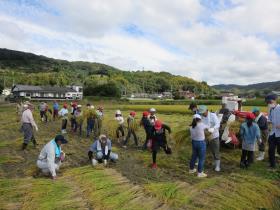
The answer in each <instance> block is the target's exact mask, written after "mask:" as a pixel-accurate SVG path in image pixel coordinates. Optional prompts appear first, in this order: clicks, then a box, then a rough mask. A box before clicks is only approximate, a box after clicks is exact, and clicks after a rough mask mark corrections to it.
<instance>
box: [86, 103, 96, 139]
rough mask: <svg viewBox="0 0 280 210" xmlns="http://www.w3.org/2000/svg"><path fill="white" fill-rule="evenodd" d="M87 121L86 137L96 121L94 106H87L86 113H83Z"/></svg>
mask: <svg viewBox="0 0 280 210" xmlns="http://www.w3.org/2000/svg"><path fill="white" fill-rule="evenodd" d="M84 114H85V118H86V121H87V137H89V136H90V134H91V133H92V132H93V129H94V122H95V119H96V112H95V111H94V106H93V105H90V104H87V108H86V111H85V112H84Z"/></svg>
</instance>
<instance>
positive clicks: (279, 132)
mask: <svg viewBox="0 0 280 210" xmlns="http://www.w3.org/2000/svg"><path fill="white" fill-rule="evenodd" d="M265 102H266V103H267V105H268V116H267V117H266V116H265V115H264V114H263V113H261V112H260V108H259V107H254V108H253V109H252V112H248V113H247V115H246V120H245V121H244V122H243V123H242V124H241V126H240V132H239V137H240V140H241V141H242V154H241V159H240V167H241V168H248V167H249V166H250V165H251V164H252V163H253V162H254V152H255V150H256V147H257V145H258V150H259V155H258V157H257V158H256V159H257V160H259V161H261V160H264V157H265V147H266V143H267V141H268V146H269V148H268V157H269V166H270V168H271V169H272V170H274V169H275V168H276V159H275V155H276V149H277V150H278V154H279V152H280V105H279V104H278V103H277V95H275V94H270V95H268V96H267V97H266V98H265ZM190 109H192V111H193V112H194V115H193V121H192V124H191V128H190V132H191V139H192V156H191V160H190V169H189V173H191V174H192V173H196V172H198V174H197V176H198V177H207V174H206V173H204V162H205V157H206V145H207V142H206V134H208V135H209V136H210V137H208V138H207V140H208V142H209V147H210V150H211V152H212V154H213V159H214V165H215V167H214V170H215V171H217V172H219V171H220V170H221V168H220V140H219V136H220V134H219V129H220V122H221V121H220V120H218V117H217V115H216V114H215V113H212V112H209V111H208V109H207V107H206V106H198V107H197V106H190ZM223 111H224V110H223ZM221 120H222V119H221ZM269 123H270V124H271V125H272V129H271V131H270V132H269ZM197 160H198V167H197V169H196V167H195V165H196V161H197Z"/></svg>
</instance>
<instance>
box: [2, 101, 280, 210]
mask: <svg viewBox="0 0 280 210" xmlns="http://www.w3.org/2000/svg"><path fill="white" fill-rule="evenodd" d="M100 104H101V105H103V106H104V108H105V109H104V110H105V119H104V122H103V125H104V126H103V132H104V133H106V134H108V135H109V136H110V137H111V139H112V141H113V150H114V152H116V153H118V154H119V157H120V159H119V161H118V162H117V163H116V164H113V163H111V164H110V165H109V167H107V168H104V167H103V166H102V165H101V166H98V167H96V168H93V167H92V166H91V165H90V163H89V161H88V160H87V151H88V148H89V146H90V145H91V143H92V142H93V139H92V138H86V134H85V124H84V125H83V133H82V136H78V135H77V134H75V133H71V132H68V134H66V137H67V138H68V140H69V143H68V144H67V145H65V147H64V151H65V152H66V161H65V163H64V164H63V166H62V168H61V171H60V172H59V174H58V179H57V180H56V181H52V180H50V179H49V178H47V177H42V176H36V174H37V169H36V165H35V163H36V159H37V156H38V154H39V152H40V149H41V148H42V147H43V145H44V144H45V143H46V142H48V141H50V140H51V139H52V138H53V137H54V136H55V135H56V134H57V133H59V132H60V123H61V122H60V121H59V120H58V121H51V122H48V123H43V122H40V120H39V115H38V110H37V112H36V113H35V116H36V121H37V123H38V127H39V131H38V132H37V133H35V135H36V139H37V141H38V143H39V146H38V147H37V148H33V146H32V145H31V144H30V145H29V146H28V151H27V153H23V152H22V151H21V150H20V147H21V143H22V134H21V133H20V132H19V127H20V124H19V123H18V122H17V116H16V114H15V106H14V105H11V104H2V105H0V122H1V123H0V209H67V210H68V209H100V210H103V209H112V210H116V209H120V210H121V209H132V210H133V209H145V210H146V209H164V210H165V209H166V210H169V209H171V210H172V209H226V210H227V209H280V182H279V180H280V171H279V169H278V171H276V172H271V171H268V170H267V157H266V162H255V164H254V165H253V166H252V167H251V168H250V169H248V170H241V169H239V160H240V150H239V149H238V148H237V149H228V148H222V150H221V153H222V171H221V172H220V173H215V172H214V171H213V169H212V167H213V165H212V157H211V154H210V152H209V151H208V152H207V158H206V165H205V167H206V168H205V170H206V172H207V173H208V175H209V176H208V178H206V179H199V178H197V177H196V176H194V175H189V174H188V162H189V159H190V156H191V144H190V139H189V137H188V135H186V134H185V133H183V132H184V131H182V130H184V129H186V130H187V128H188V125H189V124H190V122H191V114H190V113H189V112H188V110H187V107H186V106H183V105H174V106H173V105H157V106H153V107H155V108H156V109H157V111H158V114H157V116H158V118H159V119H161V120H163V121H164V122H165V123H167V124H168V125H170V126H171V129H172V133H171V135H170V136H168V142H169V144H170V145H171V147H172V149H173V154H172V155H171V156H167V155H165V154H164V152H160V153H159V156H158V167H159V168H158V169H157V170H152V169H151V168H150V164H151V154H150V152H148V151H142V150H141V149H139V148H136V147H135V146H134V145H133V141H132V139H131V141H130V142H129V147H128V149H123V148H121V147H120V145H119V143H118V142H117V141H116V137H115V127H116V124H115V122H114V121H113V118H114V112H115V110H116V109H121V110H122V111H123V115H124V117H127V116H128V114H129V112H130V111H131V110H135V111H136V112H137V115H136V119H137V121H139V120H140V117H141V112H142V111H144V110H147V109H148V108H150V106H146V105H120V106H118V105H116V104H110V103H101V102H100ZM94 105H95V106H98V105H99V103H98V102H96V103H94ZM211 108H212V109H215V110H217V109H218V106H209V109H211ZM245 108H246V109H248V110H249V109H250V107H245ZM263 110H265V108H263ZM68 129H69V127H68ZM178 131H180V132H181V134H183V135H181V136H185V137H181V139H180V133H179V134H178ZM137 135H138V136H139V140H140V143H141V144H143V142H144V138H145V134H144V131H143V128H141V127H139V128H138V130H137ZM178 141H180V144H179V145H180V146H179V147H176V142H178Z"/></svg>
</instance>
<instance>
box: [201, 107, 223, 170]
mask: <svg viewBox="0 0 280 210" xmlns="http://www.w3.org/2000/svg"><path fill="white" fill-rule="evenodd" d="M198 111H199V113H200V114H201V116H202V117H201V120H202V122H203V123H204V124H205V125H206V126H208V127H209V129H208V131H209V132H210V133H211V136H210V140H209V147H210V150H211V152H212V154H213V158H214V161H215V163H214V165H215V171H217V172H219V171H220V170H221V167H220V164H221V157H220V140H219V129H220V121H219V119H218V117H217V115H216V114H215V113H212V112H209V111H208V109H207V106H204V105H201V106H199V107H198Z"/></svg>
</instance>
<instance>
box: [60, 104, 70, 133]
mask: <svg viewBox="0 0 280 210" xmlns="http://www.w3.org/2000/svg"><path fill="white" fill-rule="evenodd" d="M58 115H59V116H60V117H61V119H62V121H61V133H62V134H65V133H67V131H66V128H67V122H68V109H67V104H66V103H65V104H64V105H63V107H62V109H61V110H60V111H59V112H58Z"/></svg>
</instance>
